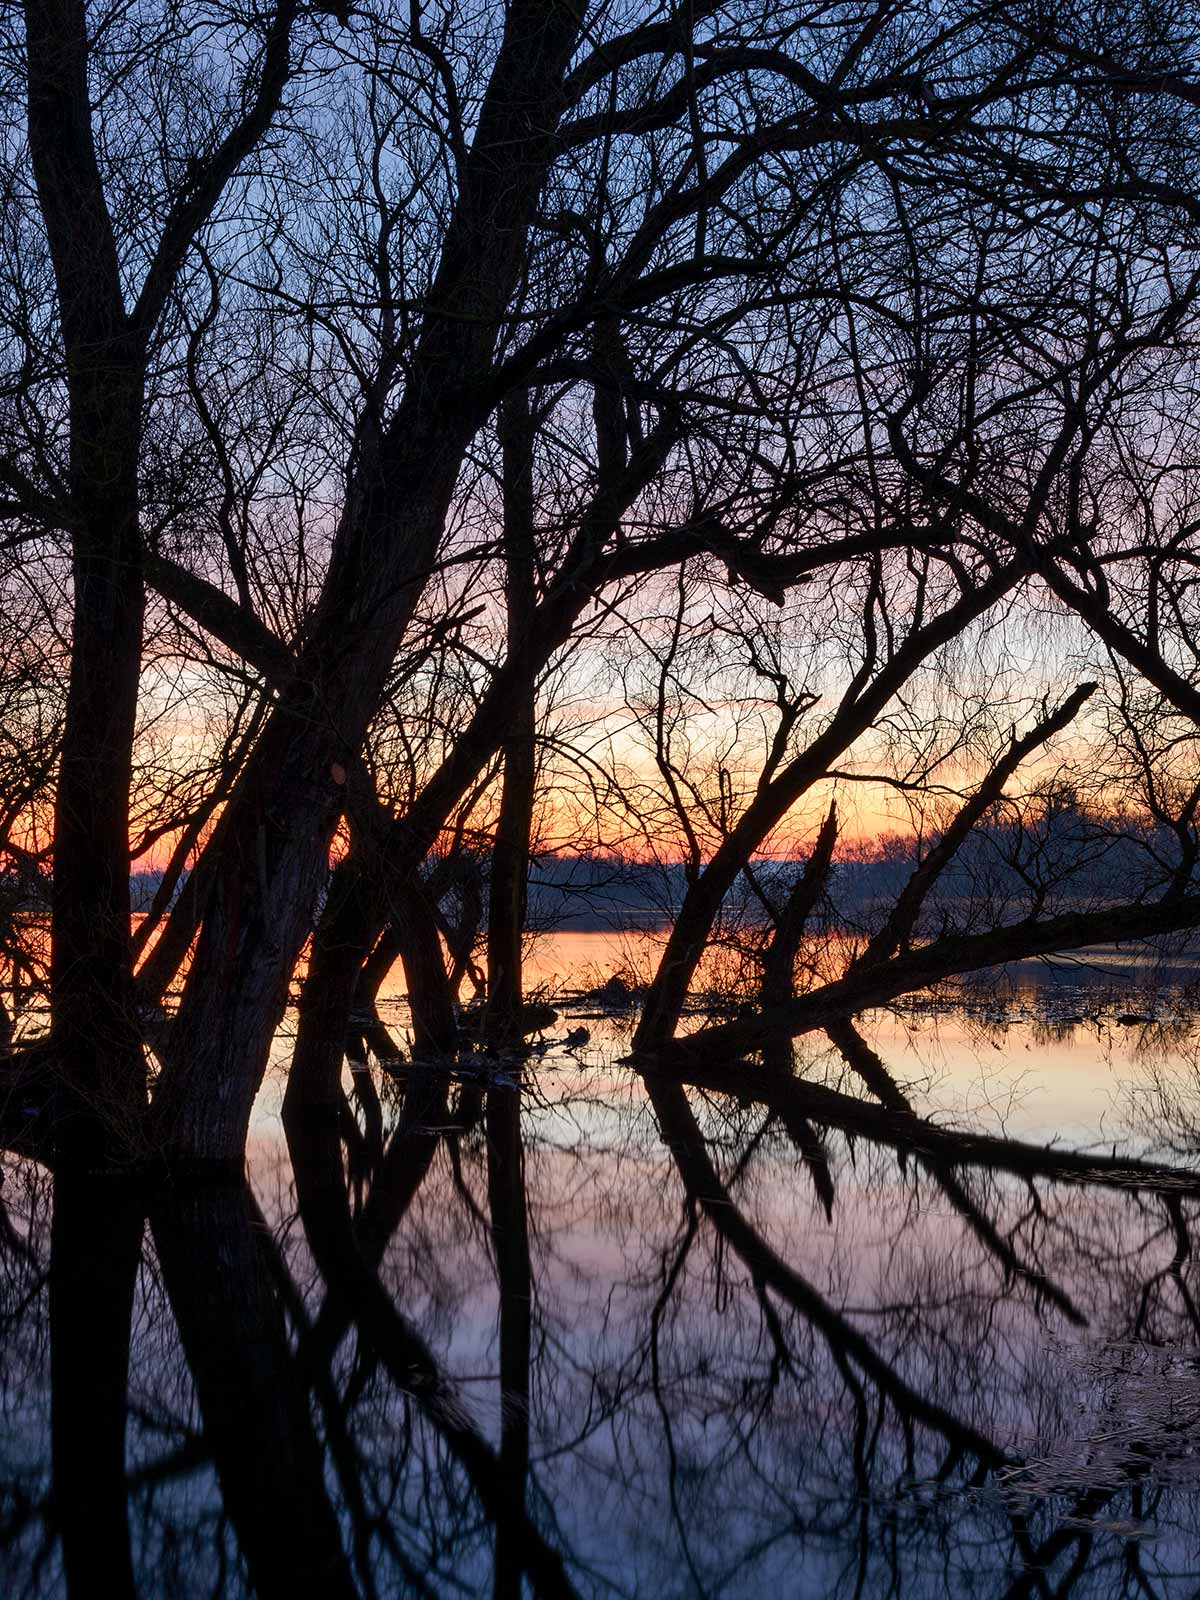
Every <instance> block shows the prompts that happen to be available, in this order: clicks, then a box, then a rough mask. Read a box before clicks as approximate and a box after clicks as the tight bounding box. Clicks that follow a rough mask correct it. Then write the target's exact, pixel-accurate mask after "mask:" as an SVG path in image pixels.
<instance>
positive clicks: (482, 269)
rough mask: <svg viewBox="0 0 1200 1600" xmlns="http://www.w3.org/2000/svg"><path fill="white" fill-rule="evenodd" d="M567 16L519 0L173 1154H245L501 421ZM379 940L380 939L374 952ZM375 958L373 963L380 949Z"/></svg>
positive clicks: (286, 717) (293, 736)
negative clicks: (504, 347) (481, 458)
mask: <svg viewBox="0 0 1200 1600" xmlns="http://www.w3.org/2000/svg"><path fill="white" fill-rule="evenodd" d="M579 30H580V18H579V17H578V15H577V14H576V13H575V12H574V11H573V9H572V8H569V7H567V6H561V7H550V8H547V7H546V6H545V5H544V4H542V3H541V0H517V3H515V4H514V5H512V6H511V7H510V8H509V10H508V13H507V19H506V23H505V29H504V38H503V41H502V43H501V46H500V49H499V52H498V54H497V57H496V64H495V67H494V69H493V72H492V75H491V80H490V82H489V84H488V88H487V91H486V93H485V94H484V96H483V101H482V103H481V106H480V110H479V115H478V119H477V123H476V133H475V139H474V143H473V145H472V148H471V151H470V153H469V155H468V157H467V158H466V160H465V162H464V164H463V167H462V170H461V183H460V188H459V197H458V202H457V204H456V207H455V211H454V215H453V216H452V218H451V220H450V222H449V224H448V227H447V230H446V234H445V240H444V244H443V248H442V254H441V259H440V262H439V264H438V269H437V272H436V273H435V275H434V282H433V284H432V286H431V291H430V295H429V303H430V306H431V307H445V308H447V312H448V314H447V315H445V316H439V315H437V314H435V313H434V312H432V311H431V313H430V315H429V317H428V319H427V321H426V324H425V326H424V329H423V331H422V333H421V336H420V339H419V341H418V344H417V348H416V351H415V354H414V370H413V372H412V375H411V378H410V382H409V386H408V389H407V391H406V394H405V398H404V400H403V401H402V403H401V404H400V406H399V407H398V408H397V411H396V413H395V415H394V416H393V418H392V420H391V422H390V424H389V425H388V426H387V428H386V430H385V431H384V433H383V434H382V436H381V437H380V438H379V440H378V441H377V443H376V444H374V445H373V447H372V448H371V449H369V450H367V451H366V452H365V459H364V461H363V462H362V463H360V470H359V471H358V473H357V474H356V477H355V480H354V483H353V485H352V488H351V492H350V495H349V498H348V501H347V505H346V509H345V513H344V515H343V518H342V522H341V526H340V527H339V530H338V534H337V537H336V539H335V541H334V550H333V555H332V557H331V561H330V568H329V572H328V575H327V578H326V581H325V585H324V588H323V591H322V596H321V600H320V602H319V604H318V606H317V609H316V612H315V615H314V617H313V621H312V626H311V628H310V630H309V635H308V641H307V643H306V645H305V647H304V649H303V651H302V653H301V656H300V659H299V661H298V663H297V674H296V677H295V679H294V680H293V683H292V685H291V686H290V687H289V688H288V689H287V690H286V691H285V692H284V694H283V696H282V698H281V702H280V705H279V707H278V709H277V710H276V712H275V714H274V716H273V717H272V719H271V722H270V724H269V725H268V727H267V729H266V730H265V732H264V734H263V737H262V740H261V742H260V744H259V745H258V747H257V749H256V750H255V752H254V755H253V756H252V757H251V758H250V762H249V764H248V768H247V771H246V773H245V775H244V777H243V780H242V782H241V783H240V784H239V785H238V788H237V790H236V791H235V793H234V795H233V797H232V799H231V801H230V806H229V809H230V812H231V813H232V817H231V821H230V824H229V830H228V837H227V838H226V839H225V841H224V844H223V851H222V858H221V860H220V862H219V863H218V866H217V869H216V871H215V872H214V874H213V877H214V880H215V881H214V884H213V890H212V893H211V896H210V899H209V903H208V906H207V909H206V914H205V917H204V923H203V926H202V929H201V933H200V939H199V943H198V945H197V948H196V955H195V958H194V960H193V963H192V968H191V971H190V974H189V977H188V982H187V985H186V989H185V992H184V998H183V1002H182V1004H181V1007H180V1011H179V1015H178V1017H177V1019H176V1021H175V1024H174V1027H173V1029H172V1038H171V1042H170V1044H169V1047H168V1052H167V1060H166V1062H165V1065H164V1069H163V1073H162V1076H161V1078H160V1080H159V1086H158V1089H157V1091H156V1095H155V1103H154V1123H155V1131H156V1134H157V1137H158V1138H159V1139H160V1140H161V1142H162V1143H163V1145H164V1146H165V1147H166V1148H167V1149H169V1150H173V1151H175V1152H176V1153H178V1154H184V1155H188V1156H192V1157H198V1158H201V1159H217V1160H231V1159H237V1157H238V1156H239V1155H240V1152H241V1150H242V1148H243V1146H244V1143H245V1137H246V1131H247V1128H248V1126H249V1119H250V1108H251V1106H252V1104H253V1101H254V1096H255V1094H256V1093H257V1091H258V1087H259V1084H260V1083H261V1081H262V1075H263V1072H264V1070H265V1067H266V1062H267V1055H268V1051H269V1048H270V1043H271V1038H272V1036H273V1034H274V1032H275V1029H276V1027H277V1026H278V1023H279V1020H280V1017H281V1015H282V1011H283V1006H284V1003H285V1000H286V988H287V983H288V979H289V977H290V975H291V972H292V970H293V968H294V966H295V962H296V959H297V957H298V955H299V952H300V948H301V945H302V943H303V940H304V938H305V935H306V934H307V933H308V930H309V928H310V927H311V924H312V915H313V911H314V908H315V905H316V901H317V897H318V894H319V892H320V889H321V887H322V884H323V882H324V880H325V876H326V873H327V871H328V852H329V845H330V841H331V839H332V835H333V830H334V827H335V825H336V822H337V819H338V817H339V815H340V814H341V811H342V809H343V804H344V795H343V792H342V786H343V785H344V783H345V777H346V772H347V769H348V768H349V767H350V766H351V765H352V763H353V761H354V759H355V757H356V756H357V753H358V751H359V750H360V748H361V746H362V742H363V739H364V737H365V734H366V730H367V727H368V725H369V723H370V720H371V718H372V716H373V715H374V714H375V711H376V709H377V707H378V704H379V701H380V698H381V696H382V693H383V690H384V686H385V684H386V681H387V676H388V673H389V671H390V670H391V665H392V662H393V660H394V657H395V654H396V651H397V649H398V647H399V645H400V642H401V640H402V639H403V637H404V633H405V629H406V628H407V626H408V622H409V620H410V618H411V616H412V614H413V610H414V608H415V606H416V603H417V600H418V599H419V596H420V593H421V591H422V589H423V586H424V583H425V581H426V579H427V577H428V574H429V571H430V568H431V565H432V563H433V560H434V557H435V555H436V551H437V545H438V541H439V539H440V537H441V533H442V528H443V525H444V522H445V517H446V513H447V509H448V507H449V504H450V498H451V495H452V493H453V491H454V486H455V483H456V481H457V476H458V470H459V466H460V464H461V461H462V458H463V455H464V453H465V451H466V449H467V446H468V444H469V442H470V439H471V437H472V435H473V434H474V433H475V432H476V430H477V428H478V427H479V426H480V424H481V423H482V422H483V420H484V419H485V417H486V414H487V409H488V402H487V401H486V400H481V395H483V394H485V393H486V391H487V387H488V384H487V380H488V377H489V375H490V372H491V366H492V362H493V358H494V352H495V345H496V337H497V330H498V328H499V326H500V323H501V321H502V319H503V317H504V315H505V311H506V308H507V306H508V303H509V300H510V298H511V295H512V291H513V288H514V286H515V284H516V282H517V280H518V277H519V274H520V270H521V266H522V262H523V259H524V254H525V242H526V237H527V233H528V228H529V225H530V222H531V220H532V217H533V214H534V209H535V206H536V201H537V196H538V194H539V193H540V191H541V188H542V184H543V181H544V178H545V174H546V171H547V169H548V167H549V164H550V162H551V160H552V159H553V156H554V153H555V140H556V132H555V130H556V128H557V124H558V120H559V117H560V115H561V114H562V111H563V108H564V105H565V95H564V89H563V79H564V74H565V72H566V68H567V65H568V63H569V61H570V58H571V55H572V52H573V51H574V49H575V45H576V42H577V40H578V37H579ZM369 946H370V940H369V939H368V941H367V948H369ZM363 954H364V955H365V951H364V952H363Z"/></svg>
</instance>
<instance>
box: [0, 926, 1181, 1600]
mask: <svg viewBox="0 0 1200 1600" xmlns="http://www.w3.org/2000/svg"><path fill="white" fill-rule="evenodd" d="M646 937H648V936H637V937H635V938H634V939H633V940H632V941H628V940H627V941H621V940H618V939H617V938H616V936H609V935H603V934H558V935H554V936H551V937H548V938H546V939H545V940H543V941H541V943H540V944H539V946H538V947H537V948H536V949H535V952H534V956H533V962H532V967H531V974H532V979H533V981H535V982H540V983H543V984H544V985H546V987H547V990H548V992H550V993H551V995H552V996H553V995H555V994H558V995H560V996H561V994H562V993H563V992H566V991H570V992H572V993H574V994H575V998H574V1000H573V1001H572V1002H571V1003H570V1004H566V1005H563V1007H562V1011H561V1015H560V1018H559V1020H558V1022H557V1023H555V1024H554V1025H552V1026H550V1027H548V1028H547V1029H546V1030H545V1031H544V1032H543V1034H542V1035H541V1036H539V1037H536V1038H535V1039H534V1041H533V1054H532V1055H531V1056H530V1057H529V1058H528V1060H527V1061H525V1062H524V1063H521V1062H519V1061H511V1060H499V1061H495V1060H493V1061H484V1060H481V1059H480V1060H468V1061H467V1062H466V1063H465V1064H464V1065H463V1067H462V1069H461V1070H459V1071H457V1072H455V1073H454V1074H450V1075H447V1074H445V1073H442V1072H437V1071H433V1070H430V1069H423V1068H414V1067H408V1066H405V1067H399V1068H397V1069H395V1070H394V1071H381V1070H379V1069H378V1068H377V1067H372V1068H371V1069H369V1070H366V1071H360V1072H356V1073H354V1074H351V1073H350V1072H347V1074H346V1079H345V1089H346V1094H347V1105H346V1110H345V1113H344V1118H343V1122H344V1126H343V1129H342V1134H343V1140H342V1142H341V1143H340V1144H337V1145H335V1146H332V1147H331V1145H330V1144H329V1142H328V1140H327V1139H325V1138H324V1137H323V1136H322V1135H320V1134H318V1133H316V1132H312V1133H310V1131H309V1130H305V1129H301V1130H299V1131H297V1130H295V1129H292V1130H287V1131H285V1129H284V1127H283V1125H282V1122H281V1117H280V1104H281V1093H282V1070H283V1064H284V1063H285V1062H286V1059H287V1038H286V1031H287V1030H286V1029H285V1030H284V1035H283V1036H282V1037H281V1038H280V1040H279V1044H278V1051H277V1057H278V1059H277V1062H276V1066H275V1068H274V1069H273V1071H272V1074H271V1076H270V1077H269V1078H268V1081H267V1083H266V1084H265V1085H264V1089H263V1093H262V1095H261V1096H260V1101H259V1104H258V1107H257V1111H256V1116H255V1120H254V1125H253V1130H252V1137H251V1143H250V1147H249V1156H248V1183H246V1184H243V1183H241V1182H240V1181H233V1180H230V1179H225V1180H217V1179H212V1180H209V1181H206V1182H200V1183H196V1182H184V1181H182V1180H180V1181H178V1182H172V1181H170V1180H168V1181H165V1182H162V1183H159V1184H156V1185H155V1186H154V1187H153V1189H152V1190H148V1189H147V1188H146V1187H145V1185H143V1184H140V1183H133V1182H130V1183H128V1184H126V1183H124V1182H122V1181H121V1180H120V1179H119V1178H116V1179H112V1178H106V1179H103V1180H88V1179H83V1178H81V1179H78V1180H75V1181H73V1183H72V1184H71V1186H70V1187H69V1188H64V1190H63V1192H62V1193H60V1196H59V1197H58V1203H57V1204H56V1207H55V1213H54V1224H53V1228H51V1206H50V1199H51V1195H50V1181H49V1177H48V1175H47V1174H46V1173H45V1172H44V1171H42V1170H41V1169H39V1168H37V1167H35V1166H33V1165H32V1164H30V1163H23V1162H21V1161H19V1160H17V1159H16V1158H14V1157H10V1158H8V1160H7V1163H6V1166H5V1183H4V1189H3V1196H4V1201H5V1206H6V1218H5V1221H4V1226H3V1235H2V1238H0V1252H2V1254H0V1261H2V1274H3V1276H2V1282H3V1288H2V1290H0V1319H2V1322H3V1354H2V1355H0V1406H2V1411H3V1421H2V1424H0V1552H2V1553H0V1571H2V1572H3V1583H2V1586H0V1587H2V1593H3V1594H4V1595H5V1596H6V1597H8V1596H12V1597H20V1600H23V1597H26V1596H29V1597H33V1596H47V1597H50V1596H59V1595H68V1594H69V1595H71V1596H72V1600H74V1597H76V1596H79V1595H83V1594H91V1593H95V1594H100V1593H104V1594H108V1593H122V1592H129V1593H137V1594H139V1595H143V1596H160V1595H161V1596H180V1597H188V1600H190V1597H197V1600H199V1597H202V1596H203V1597H209V1596H213V1597H218V1596H219V1597H224V1596H229V1597H236V1596H244V1595H248V1594H250V1593H254V1592H257V1593H259V1594H275V1593H278V1594H280V1595H282V1594H284V1593H287V1594H289V1595H296V1594H297V1593H314V1594H315V1593H321V1594H330V1593H332V1594H343V1593H344V1594H347V1595H349V1594H358V1595H361V1596H368V1597H374V1596H379V1597H391V1596H397V1595H409V1594H412V1595H436V1596H443V1595H444V1596H455V1595H469V1596H475V1595H492V1594H495V1595H497V1596H503V1595H509V1596H518V1595H520V1594H522V1593H527V1594H578V1595H588V1596H592V1595H595V1596H623V1597H624V1596H653V1597H678V1600H685V1597H687V1600H692V1597H697V1600H698V1597H717V1596H720V1597H731V1600H732V1597H746V1600H757V1597H770V1600H780V1597H783V1596H804V1597H807V1596H826V1595H829V1596H842V1595H844V1596H847V1597H856V1596H885V1595H887V1596H912V1597H921V1600H925V1597H934V1596H938V1597H941V1596H997V1597H1000V1596H1012V1597H1016V1596H1024V1595H1029V1596H1034V1595H1039V1596H1040V1595H1068V1594H1070V1595H1074V1596H1080V1597H1083V1596H1117V1595H1129V1596H1135V1595H1138V1596H1146V1597H1152V1596H1162V1597H1167V1596H1175V1595H1180V1596H1182V1595H1185V1594H1186V1595H1192V1594H1195V1593H1196V1592H1197V1591H1198V1588H1200V1498H1198V1496H1197V1490H1198V1488H1200V1281H1198V1278H1197V1273H1196V1266H1195V1261H1194V1259H1193V1246H1192V1237H1193V1235H1192V1230H1193V1228H1194V1227H1195V1226H1196V1222H1197V1216H1198V1214H1200V1159H1198V1157H1200V1028H1198V1027H1197V1024H1196V1022H1195V1020H1194V1018H1193V1015H1192V1009H1191V1001H1190V994H1189V991H1187V990H1186V989H1185V987H1184V986H1183V984H1182V982H1172V981H1169V979H1170V975H1169V974H1168V975H1167V978H1165V979H1164V977H1163V975H1162V974H1159V976H1158V980H1157V981H1156V982H1155V983H1154V984H1151V983H1149V982H1148V981H1147V982H1144V983H1143V982H1142V981H1141V979H1140V978H1139V977H1138V976H1137V975H1136V974H1135V981H1133V982H1132V983H1131V981H1130V980H1129V979H1128V978H1127V977H1126V975H1125V974H1124V972H1123V969H1122V967H1121V963H1120V961H1119V960H1108V961H1097V962H1096V963H1093V964H1091V965H1089V966H1086V967H1080V966H1077V965H1073V966H1071V967H1063V968H1059V969H1056V970H1050V969H1032V968H1031V969H1030V970H1028V971H1019V972H1016V973H1015V974H1013V975H1012V976H1011V978H1010V981H1009V982H1008V983H1007V984H1006V985H1005V986H1004V988H1003V989H1002V990H1000V991H997V990H996V989H995V988H992V989H988V990H984V989H982V988H974V989H970V990H966V991H962V992H961V993H957V994H955V995H951V996H948V997H947V996H943V997H940V999H938V1000H937V1001H936V1002H934V1001H930V1000H922V1001H919V1002H916V1003H913V1004H911V1005H909V1006H907V1007H904V1008H901V1009H898V1010H896V1011H892V1012H887V1013H880V1014H876V1015H872V1016H868V1017H865V1018H862V1019H860V1029H861V1033H862V1037H863V1041H864V1043H865V1045H866V1046H867V1048H868V1049H869V1050H870V1051H871V1052H872V1059H873V1060H875V1061H876V1062H877V1063H878V1066H879V1069H880V1070H881V1071H882V1070H886V1072H887V1074H890V1082H891V1084H892V1085H893V1087H894V1090H895V1093H896V1094H897V1095H898V1096H899V1099H898V1100H897V1102H896V1104H895V1105H892V1106H890V1107H885V1106H882V1105H881V1104H880V1102H879V1101H878V1099H877V1098H875V1097H872V1096H870V1095H868V1094H867V1093H866V1091H865V1089H864V1088H863V1087H862V1082H863V1080H862V1078H861V1076H859V1075H856V1074H855V1073H854V1072H852V1071H851V1070H850V1068H849V1067H848V1065H847V1061H846V1058H845V1057H844V1055H843V1054H842V1053H841V1052H839V1051H838V1050H836V1049H834V1047H833V1046H832V1044H831V1043H830V1041H829V1040H828V1039H827V1038H825V1036H823V1035H822V1036H819V1037H816V1038H813V1039H810V1040H801V1041H800V1042H799V1043H798V1045H797V1050H796V1066H795V1075H794V1076H793V1077H790V1078H789V1077H788V1076H787V1075H785V1074H781V1073H779V1072H778V1071H774V1072H767V1071H765V1070H763V1071H759V1072H758V1075H757V1076H756V1070H757V1069H755V1068H752V1067H746V1068H743V1069H740V1087H739V1086H738V1085H732V1086H731V1084H730V1083H728V1082H726V1081H725V1080H724V1079H723V1078H722V1076H721V1074H722V1071H723V1068H722V1064H719V1063H718V1064H716V1065H715V1067H714V1072H713V1074H712V1076H711V1080H710V1081H705V1082H699V1081H698V1082H694V1083H691V1084H681V1083H679V1082H677V1081H674V1080H672V1081H665V1080H656V1079H654V1078H649V1079H647V1078H643V1077H642V1076H641V1075H639V1074H638V1073H636V1072H634V1071H632V1070H631V1069H630V1068H629V1067H628V1066H626V1065H624V1064H623V1062H622V1057H623V1055H624V1053H625V1051H626V1050H627V1048H628V1025H629V1021H630V1018H629V1017H628V1016H626V1015H625V1014H624V1013H623V1012H622V1011H621V1010H620V1009H619V1008H616V1009H614V1008H612V1007H611V1006H606V1005H604V1004H601V1003H600V1002H599V1001H598V1000H597V999H595V998H594V997H593V998H591V999H590V1000H589V999H587V998H583V997H580V996H579V994H578V991H579V990H581V989H583V990H586V989H588V988H594V987H596V986H597V985H598V984H599V983H600V981H601V980H602V979H603V978H604V977H605V975H606V974H607V973H610V972H611V971H612V970H613V969H614V968H615V967H618V966H620V967H623V968H624V969H625V970H626V971H627V972H631V973H633V974H634V975H635V976H636V973H637V970H638V966H639V961H640V960H641V957H642V956H643V955H644V954H645V951H644V949H643V948H642V947H641V943H640V941H642V940H643V939H645V938H646ZM381 1010H382V1013H383V1016H384V1020H385V1022H387V1023H388V1024H389V1026H390V1027H391V1029H392V1031H393V1033H394V1034H395V1036H396V1037H397V1039H400V1037H401V1036H402V1034H403V1031H404V1026H405V1020H406V1019H405V1004H404V1000H403V996H402V994H401V993H399V992H397V991H395V990H392V991H385V994H384V998H383V1003H382V1007H381ZM1119 1017H1120V1018H1124V1019H1125V1020H1123V1021H1119V1020H1118V1018H1119ZM1133 1018H1137V1019H1139V1020H1131V1019H1133ZM579 1030H586V1033H587V1037H586V1038H584V1037H583V1035H582V1033H580V1031H579ZM568 1034H571V1035H572V1040H571V1042H568V1039H567V1036H568ZM731 1087H732V1088H733V1090H734V1092H730V1090H731ZM289 1133H290V1137H289Z"/></svg>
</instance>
